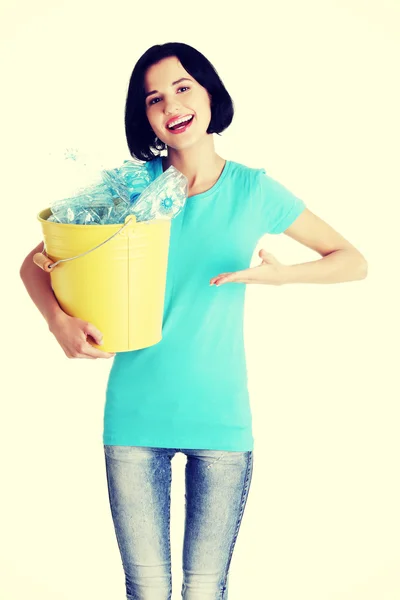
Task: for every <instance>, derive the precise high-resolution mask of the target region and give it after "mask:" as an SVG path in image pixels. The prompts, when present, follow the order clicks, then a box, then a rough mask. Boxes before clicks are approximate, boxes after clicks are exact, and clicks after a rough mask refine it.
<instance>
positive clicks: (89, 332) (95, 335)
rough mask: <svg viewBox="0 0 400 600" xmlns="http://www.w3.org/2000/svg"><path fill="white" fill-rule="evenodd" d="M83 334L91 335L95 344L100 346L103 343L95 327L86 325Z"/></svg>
mask: <svg viewBox="0 0 400 600" xmlns="http://www.w3.org/2000/svg"><path fill="white" fill-rule="evenodd" d="M85 333H86V335H91V336H92V338H93V339H94V341H95V342H96V344H98V345H99V346H101V344H102V343H103V334H102V333H101V332H100V331H99V330H98V329H97V327H95V326H94V325H92V323H88V324H87V325H86V328H85Z"/></svg>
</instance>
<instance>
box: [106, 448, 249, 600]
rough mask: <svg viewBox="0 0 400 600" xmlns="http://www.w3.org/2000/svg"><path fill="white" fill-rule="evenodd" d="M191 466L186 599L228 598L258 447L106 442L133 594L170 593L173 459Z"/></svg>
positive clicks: (141, 598)
mask: <svg viewBox="0 0 400 600" xmlns="http://www.w3.org/2000/svg"><path fill="white" fill-rule="evenodd" d="M177 452H182V453H183V454H185V455H186V456H187V461H186V469H185V487H186V494H185V499H186V503H185V535H184V542H183V556H182V560H183V564H182V566H183V583H182V589H181V596H182V598H183V599H184V600H216V599H223V600H227V598H228V595H227V594H228V571H229V566H230V562H231V558H232V554H233V549H234V546H235V543H236V538H237V535H238V532H239V527H240V523H241V520H242V517H243V513H244V509H245V505H246V501H247V497H248V493H249V488H250V482H251V477H252V472H253V452H252V451H247V452H233V451H222V450H187V449H181V448H150V447H144V446H109V445H104V453H105V462H106V472H107V483H108V495H109V500H110V508H111V514H112V518H113V522H114V528H115V533H116V538H117V542H118V546H119V550H120V553H121V558H122V564H123V568H124V571H125V584H126V593H127V596H126V597H127V599H128V600H170V599H171V594H172V575H171V546H170V505H171V504H170V501H171V496H170V493H171V473H172V469H171V459H172V458H173V457H174V455H175V454H176V453H177Z"/></svg>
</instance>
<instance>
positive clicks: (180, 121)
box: [168, 115, 193, 129]
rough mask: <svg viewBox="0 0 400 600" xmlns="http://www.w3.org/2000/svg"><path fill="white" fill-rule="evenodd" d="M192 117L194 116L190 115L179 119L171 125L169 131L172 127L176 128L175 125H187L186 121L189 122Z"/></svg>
mask: <svg viewBox="0 0 400 600" xmlns="http://www.w3.org/2000/svg"><path fill="white" fill-rule="evenodd" d="M192 116H193V115H189V116H188V117H182V118H181V119H177V120H176V121H173V122H172V123H169V124H168V129H171V127H174V125H178V123H185V121H189V120H190V119H191V118H192Z"/></svg>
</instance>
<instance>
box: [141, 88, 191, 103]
mask: <svg viewBox="0 0 400 600" xmlns="http://www.w3.org/2000/svg"><path fill="white" fill-rule="evenodd" d="M189 89H190V88H188V87H187V86H184V87H180V88H178V91H179V90H189ZM159 99H160V98H158V97H157V98H152V99H151V100H150V102H149V106H151V105H152V104H154V103H155V101H156V100H159Z"/></svg>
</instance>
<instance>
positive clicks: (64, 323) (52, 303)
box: [20, 242, 115, 359]
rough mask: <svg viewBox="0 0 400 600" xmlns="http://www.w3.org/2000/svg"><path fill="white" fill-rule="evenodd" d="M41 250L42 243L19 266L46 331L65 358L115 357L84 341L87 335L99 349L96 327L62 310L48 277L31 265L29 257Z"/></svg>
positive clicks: (100, 339) (99, 341)
mask: <svg viewBox="0 0 400 600" xmlns="http://www.w3.org/2000/svg"><path fill="white" fill-rule="evenodd" d="M42 250H43V242H41V243H40V244H38V246H36V248H34V249H33V250H32V251H31V252H29V254H28V256H27V257H26V258H25V260H24V262H23V263H22V265H21V269H20V276H21V279H22V281H23V283H24V285H25V287H26V289H27V292H28V294H29V296H30V297H31V299H32V300H33V302H34V304H35V305H36V306H37V308H38V309H39V310H40V312H41V313H42V315H43V316H44V318H45V319H46V321H47V324H48V326H49V330H50V331H51V333H52V334H53V335H54V337H55V338H56V340H57V341H58V343H59V344H60V346H61V348H62V349H63V350H64V352H65V354H66V356H67V357H68V358H91V359H94V358H111V357H113V356H115V353H114V352H112V353H111V352H102V351H101V350H99V349H98V348H95V347H94V346H93V345H92V344H91V343H90V342H89V341H88V339H87V337H88V336H89V335H90V336H91V338H93V340H94V341H95V343H96V344H97V345H99V346H101V345H102V343H103V340H102V338H103V335H102V333H101V331H99V330H98V329H97V327H95V326H94V325H92V323H88V322H87V321H83V320H82V319H78V318H76V317H72V316H70V315H68V314H67V313H66V312H64V311H63V310H62V308H61V306H60V305H59V304H58V302H57V298H56V297H55V295H54V292H53V288H52V287H51V279H50V274H49V273H47V272H46V271H43V270H42V269H41V268H40V267H38V266H37V265H36V264H35V263H34V262H33V255H34V254H36V252H42Z"/></svg>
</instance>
